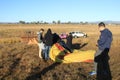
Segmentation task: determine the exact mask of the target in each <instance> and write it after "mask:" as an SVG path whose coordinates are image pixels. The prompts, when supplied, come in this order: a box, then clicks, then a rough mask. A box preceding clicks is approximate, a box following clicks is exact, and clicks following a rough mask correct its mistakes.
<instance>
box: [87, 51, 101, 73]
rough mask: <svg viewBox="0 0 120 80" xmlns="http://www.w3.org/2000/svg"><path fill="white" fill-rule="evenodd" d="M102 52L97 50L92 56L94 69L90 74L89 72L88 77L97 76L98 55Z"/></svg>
mask: <svg viewBox="0 0 120 80" xmlns="http://www.w3.org/2000/svg"><path fill="white" fill-rule="evenodd" d="M102 51H103V50H99V49H98V50H97V51H96V53H95V55H94V69H93V71H92V72H90V73H89V74H90V75H95V74H97V68H98V62H100V55H101V53H102Z"/></svg>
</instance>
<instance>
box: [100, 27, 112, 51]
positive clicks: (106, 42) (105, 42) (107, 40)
mask: <svg viewBox="0 0 120 80" xmlns="http://www.w3.org/2000/svg"><path fill="white" fill-rule="evenodd" d="M111 42H112V33H111V32H110V31H109V30H108V29H104V30H103V31H101V35H100V38H99V40H98V47H99V49H100V50H104V49H105V48H110V46H111Z"/></svg>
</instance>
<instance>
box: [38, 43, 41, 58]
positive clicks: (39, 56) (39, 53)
mask: <svg viewBox="0 0 120 80" xmlns="http://www.w3.org/2000/svg"><path fill="white" fill-rule="evenodd" d="M38 47H39V57H40V58H42V55H41V52H42V50H41V45H40V43H38Z"/></svg>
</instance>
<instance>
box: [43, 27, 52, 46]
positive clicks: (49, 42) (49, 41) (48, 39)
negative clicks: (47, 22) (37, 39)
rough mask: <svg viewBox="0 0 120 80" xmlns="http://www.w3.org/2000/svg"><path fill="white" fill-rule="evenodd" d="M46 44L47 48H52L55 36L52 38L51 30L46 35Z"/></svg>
mask: <svg viewBox="0 0 120 80" xmlns="http://www.w3.org/2000/svg"><path fill="white" fill-rule="evenodd" d="M44 43H45V44H46V46H52V44H53V36H52V32H51V29H48V31H47V33H46V34H45V37H44Z"/></svg>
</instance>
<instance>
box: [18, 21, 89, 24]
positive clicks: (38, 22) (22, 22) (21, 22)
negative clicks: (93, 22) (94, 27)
mask: <svg viewBox="0 0 120 80" xmlns="http://www.w3.org/2000/svg"><path fill="white" fill-rule="evenodd" d="M19 24H88V22H82V21H81V22H71V21H68V22H61V21H60V20H58V21H52V22H46V21H33V22H25V21H22V20H20V21H19Z"/></svg>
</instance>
